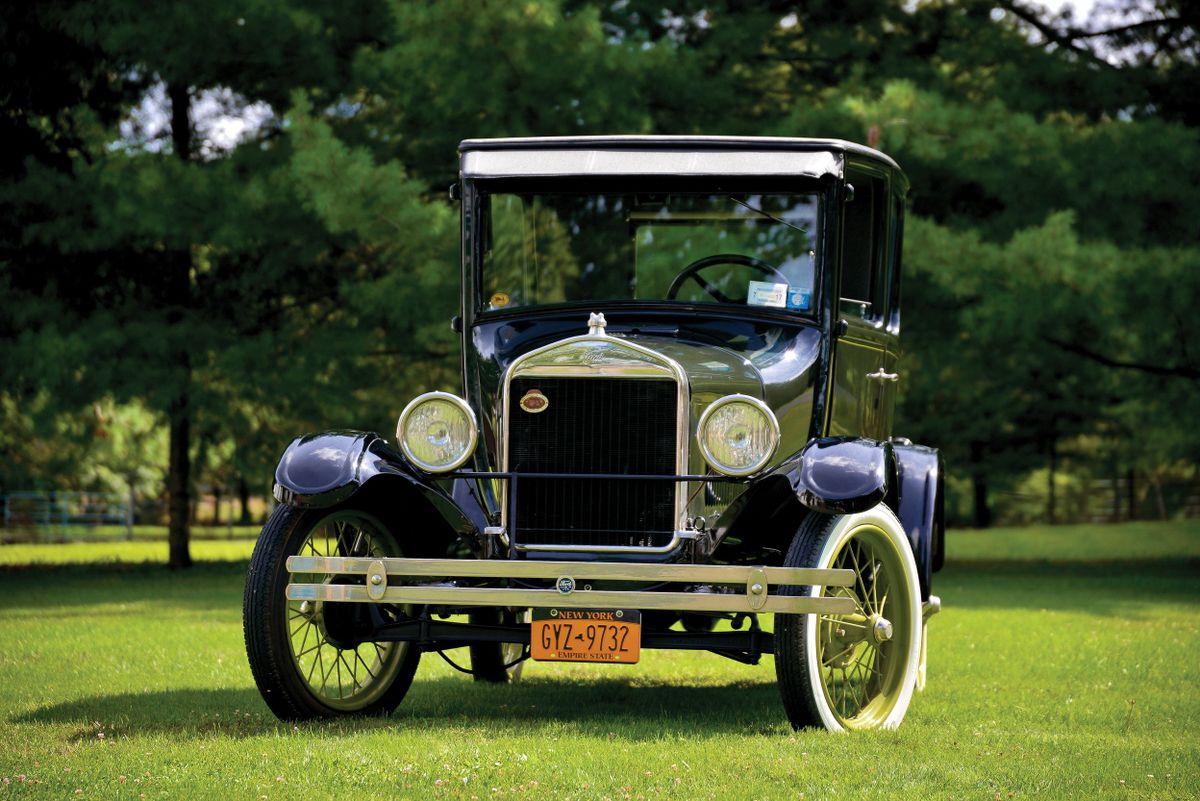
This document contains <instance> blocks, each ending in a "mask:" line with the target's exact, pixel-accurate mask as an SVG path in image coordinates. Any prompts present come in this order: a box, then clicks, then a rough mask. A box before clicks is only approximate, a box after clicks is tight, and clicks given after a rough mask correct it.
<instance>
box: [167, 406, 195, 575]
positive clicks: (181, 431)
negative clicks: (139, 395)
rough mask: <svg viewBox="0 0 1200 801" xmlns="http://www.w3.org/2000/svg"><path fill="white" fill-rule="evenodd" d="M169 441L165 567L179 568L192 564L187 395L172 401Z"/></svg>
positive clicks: (189, 425) (189, 430) (190, 478)
mask: <svg viewBox="0 0 1200 801" xmlns="http://www.w3.org/2000/svg"><path fill="white" fill-rule="evenodd" d="M172 407H173V408H172V409H171V442H170V444H169V445H168V450H169V451H170V454H169V457H168V467H167V496H168V503H169V505H168V507H167V514H168V523H167V543H168V547H169V550H170V555H169V558H168V560H167V567H171V568H181V567H189V566H191V564H192V556H191V554H190V553H189V552H188V512H189V507H190V506H191V503H190V502H191V480H192V477H191V467H192V465H191V462H190V460H189V459H188V445H189V442H190V439H191V436H190V434H191V418H190V416H189V414H188V410H187V394H186V393H184V394H183V397H182V398H181V399H180V400H178V401H176V403H175V404H172Z"/></svg>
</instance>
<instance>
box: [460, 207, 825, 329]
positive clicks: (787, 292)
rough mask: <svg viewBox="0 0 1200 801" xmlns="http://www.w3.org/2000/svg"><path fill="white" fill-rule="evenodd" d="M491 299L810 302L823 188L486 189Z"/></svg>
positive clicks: (508, 305) (513, 303) (504, 303)
mask: <svg viewBox="0 0 1200 801" xmlns="http://www.w3.org/2000/svg"><path fill="white" fill-rule="evenodd" d="M482 200H483V204H482V210H483V219H482V221H481V226H482V235H483V242H482V245H483V264H482V276H481V280H482V289H483V297H482V298H481V301H482V303H481V305H482V309H483V310H484V311H497V310H500V309H512V308H517V307H529V306H541V305H548V304H560V303H574V302H594V301H629V300H645V301H682V302H688V303H719V304H733V305H741V306H747V305H749V306H762V307H769V308H776V309H787V310H791V311H793V312H796V313H806V312H811V311H812V308H813V286H814V281H815V280H816V276H815V273H816V267H815V265H816V262H817V255H818V254H817V253H816V248H817V235H816V234H817V230H818V229H817V222H818V211H819V201H818V197H817V195H816V194H777V193H776V194H754V193H738V194H726V193H719V194H712V193H695V192H670V193H661V194H655V193H648V192H637V193H620V192H612V193H602V194H573V193H565V192H564V193H553V192H546V193H535V194H524V193H515V192H514V193H505V192H495V193H484V194H483V195H482Z"/></svg>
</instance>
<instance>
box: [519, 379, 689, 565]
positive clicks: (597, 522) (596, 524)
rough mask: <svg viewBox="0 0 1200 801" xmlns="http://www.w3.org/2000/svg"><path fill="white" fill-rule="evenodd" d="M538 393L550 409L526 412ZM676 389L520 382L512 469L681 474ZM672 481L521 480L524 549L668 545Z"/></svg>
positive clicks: (603, 382)
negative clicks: (524, 402)
mask: <svg viewBox="0 0 1200 801" xmlns="http://www.w3.org/2000/svg"><path fill="white" fill-rule="evenodd" d="M532 389H537V390H539V391H540V392H541V393H542V394H543V395H545V396H546V399H547V401H548V405H547V406H546V409H545V410H544V411H542V412H539V413H537V414H531V413H529V412H526V411H524V410H523V409H522V408H521V406H520V400H521V398H522V397H523V396H524V395H525V393H527V392H529V391H530V390H532ZM676 392H677V387H676V384H675V382H674V381H671V380H664V379H657V378H654V379H647V378H607V377H605V378H516V379H513V381H512V383H511V385H510V387H509V397H510V399H511V400H510V403H509V410H510V411H509V429H508V431H509V444H508V458H509V470H511V471H512V472H516V473H618V474H643V475H673V474H674V473H675V458H676V456H677V454H678V452H679V444H678V443H677V442H676V441H675V439H676V437H675V429H676V420H677V418H676V412H677V398H676ZM675 489H676V485H675V484H674V483H672V482H670V481H621V480H594V479H570V478H561V479H560V478H553V479H532V478H527V479H523V480H521V481H520V485H519V487H518V492H517V503H516V512H517V514H516V526H515V529H514V534H515V539H516V541H517V543H519V544H522V545H577V546H596V545H610V546H611V545H615V546H635V547H637V546H646V547H654V546H663V545H666V544H667V543H669V542H670V541H671V538H672V537H673V536H674V529H675V520H674V516H675V511H674V510H675Z"/></svg>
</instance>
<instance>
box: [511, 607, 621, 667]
mask: <svg viewBox="0 0 1200 801" xmlns="http://www.w3.org/2000/svg"><path fill="white" fill-rule="evenodd" d="M532 625H533V630H532V631H531V632H530V638H529V644H530V654H531V655H532V656H533V658H534V659H537V660H539V661H542V662H626V663H632V662H636V661H638V658H639V657H640V656H641V653H642V613H641V612H637V611H630V610H626V609H535V610H533V624H532Z"/></svg>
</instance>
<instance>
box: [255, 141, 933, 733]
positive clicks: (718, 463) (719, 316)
mask: <svg viewBox="0 0 1200 801" xmlns="http://www.w3.org/2000/svg"><path fill="white" fill-rule="evenodd" d="M906 187H907V184H906V180H905V178H904V175H903V173H901V171H900V169H899V168H898V167H897V166H896V164H895V163H894V162H893V161H892V160H891V159H889V158H888V157H887V156H885V155H883V154H882V153H879V152H877V151H874V150H871V149H868V148H864V147H861V146H858V145H853V144H849V143H846V142H841V141H821V140H809V139H750V138H715V137H689V138H682V137H599V138H592V137H587V138H549V139H494V140H470V141H466V142H463V143H462V146H461V170H460V180H459V182H458V183H457V184H456V185H455V186H454V187H453V188H452V195H453V196H454V197H456V198H458V199H459V201H460V203H461V208H462V295H461V298H462V305H461V310H460V316H456V317H455V319H454V321H453V326H454V328H455V330H456V331H459V332H461V334H462V382H463V383H462V392H461V394H450V393H448V392H430V393H427V394H425V395H422V396H420V397H418V398H415V399H413V400H412V401H411V402H410V403H408V404H407V406H405V407H404V409H403V411H402V412H401V414H400V416H399V422H398V424H397V428H396V438H395V440H394V442H389V441H388V440H386V439H384V438H383V437H381V436H379V435H378V434H372V433H365V432H350V431H337V432H329V433H323V434H311V435H308V436H304V437H300V438H299V439H296V440H295V441H293V442H292V443H291V445H290V446H288V448H287V451H286V452H285V453H284V454H283V457H282V460H281V461H280V463H279V467H278V469H277V471H276V474H275V495H276V497H277V499H278V500H279V502H280V506H279V507H278V508H277V509H276V511H275V513H274V514H273V515H272V517H271V519H270V521H269V522H268V523H267V525H266V528H265V529H264V530H263V533H262V536H261V538H260V540H259V542H258V546H257V548H256V549H255V552H254V557H253V560H252V562H251V565H250V572H249V577H248V580H247V585H246V597H245V631H246V645H247V649H248V652H249V658H250V666H251V668H252V670H253V673H254V677H255V680H256V681H257V683H258V687H259V689H260V690H261V692H262V694H263V697H264V698H265V699H266V702H267V704H268V706H270V708H271V709H272V710H273V711H274V712H275V713H276V714H277V715H279V716H280V717H283V718H289V719H295V718H308V717H317V716H334V715H342V714H355V713H358V714H369V713H386V712H389V711H391V710H392V709H393V708H395V706H396V705H397V704H398V703H399V702H400V701H401V699H402V698H403V697H404V694H405V692H406V691H407V690H408V689H409V686H410V685H411V683H412V681H413V674H414V672H415V671H416V669H417V662H418V660H419V659H420V657H421V655H422V654H426V653H430V652H441V653H442V655H443V656H446V657H447V658H448V659H449V660H451V661H452V664H456V665H458V666H460V667H461V668H462V669H464V670H469V671H470V672H471V673H473V674H474V676H475V678H476V679H479V680H483V681H496V682H499V681H508V680H510V679H512V678H514V676H515V674H516V673H517V672H518V670H519V668H520V667H521V662H522V660H525V659H529V658H533V659H541V660H570V661H580V662H615V663H622V662H625V663H629V662H636V661H637V660H638V659H639V655H640V653H641V652H642V651H643V650H645V649H652V648H676V649H693V650H703V651H710V652H712V653H714V654H718V655H720V656H723V657H728V658H730V659H734V660H737V661H739V662H744V663H748V664H755V663H757V662H759V660H760V658H761V657H762V656H763V655H764V654H765V655H771V656H773V658H774V663H775V672H776V676H777V679H778V683H779V688H780V692H781V695H782V699H783V706H784V708H785V710H786V712H787V716H788V718H789V719H790V720H791V722H792V724H793V725H794V726H797V727H800V726H824V727H826V728H829V729H833V730H841V729H855V728H891V727H895V726H896V725H898V724H899V723H900V721H901V720H902V718H903V717H904V714H905V712H906V710H907V708H908V706H909V702H910V701H911V699H912V696H913V692H914V690H915V689H919V688H921V687H922V686H923V685H924V671H925V638H926V634H925V629H926V624H927V622H928V619H929V617H930V615H931V614H932V613H933V612H936V611H937V609H938V607H939V601H938V599H937V597H936V596H933V595H931V594H930V579H931V575H932V573H933V572H934V571H936V570H938V569H939V567H940V564H941V561H942V552H943V545H942V543H943V525H942V499H941V494H942V490H941V488H942V471H941V464H940V461H939V458H938V454H937V451H935V450H932V449H930V448H926V447H922V446H918V445H913V444H912V443H910V442H909V441H908V440H906V439H902V438H898V437H893V436H891V434H892V409H893V405H894V399H895V394H896V388H897V381H898V380H899V377H900V375H899V373H898V371H897V367H896V360H897V334H898V331H899V327H900V293H899V273H900V271H899V254H900V240H901V227H902V216H903V215H902V209H903V199H904V195H905V191H906ZM614 669H616V668H614Z"/></svg>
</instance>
